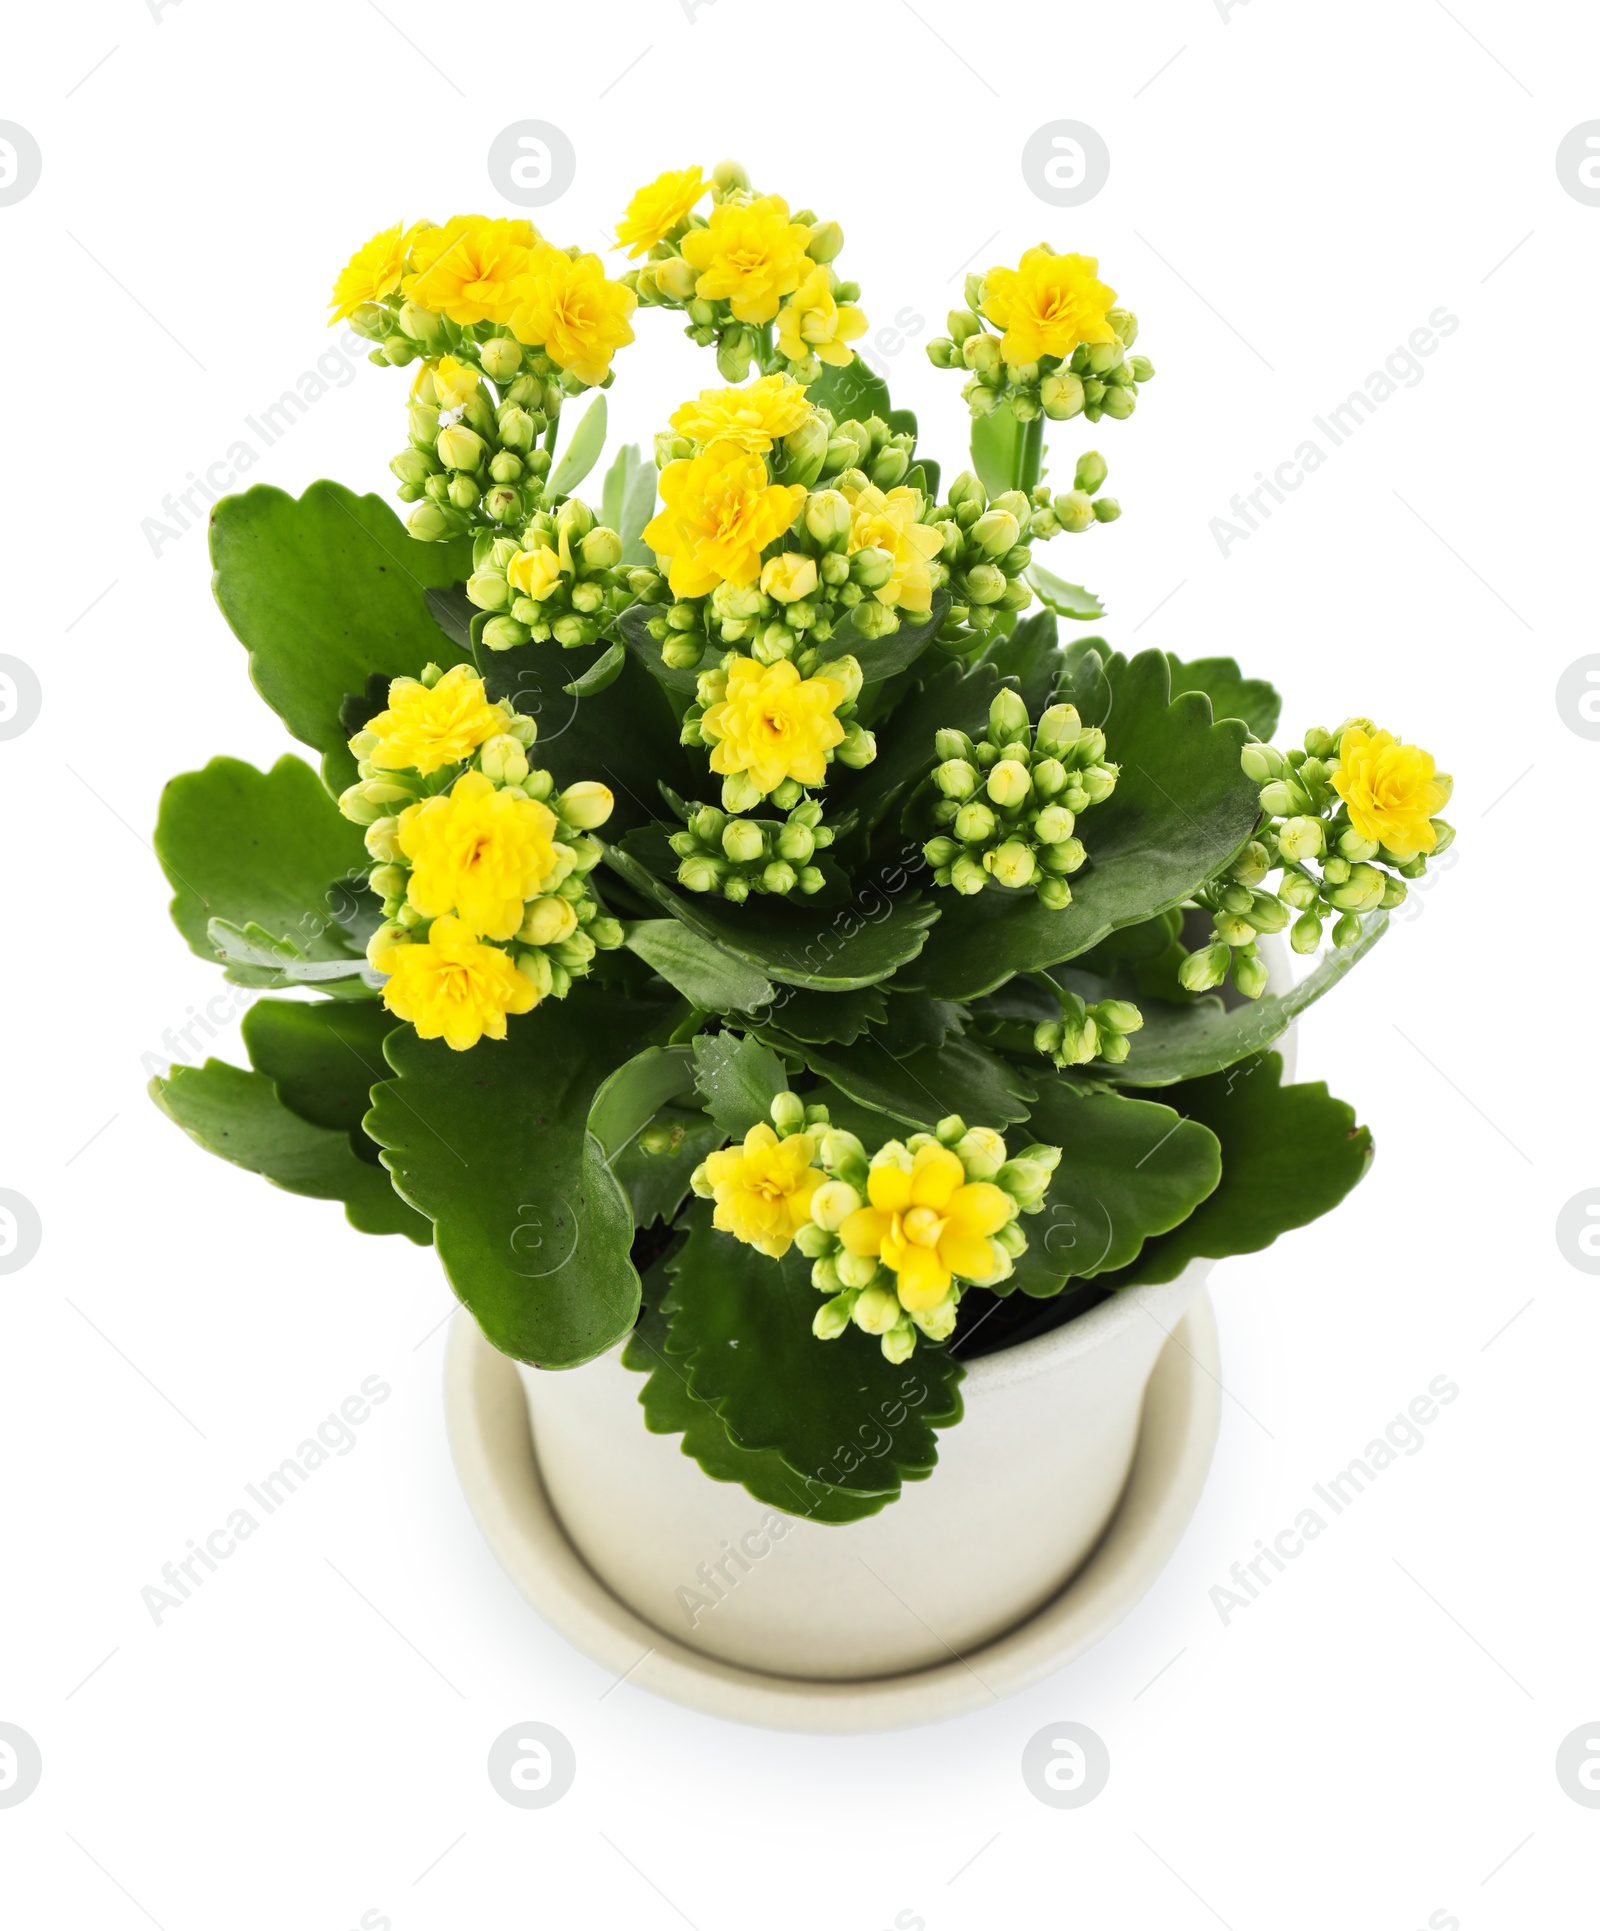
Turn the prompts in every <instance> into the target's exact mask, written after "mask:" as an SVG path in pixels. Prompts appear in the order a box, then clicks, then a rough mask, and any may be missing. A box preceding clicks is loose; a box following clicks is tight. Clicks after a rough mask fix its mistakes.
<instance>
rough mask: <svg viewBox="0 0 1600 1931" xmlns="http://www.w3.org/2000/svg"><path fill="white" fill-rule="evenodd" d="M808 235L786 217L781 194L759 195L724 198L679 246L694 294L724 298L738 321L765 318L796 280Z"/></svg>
mask: <svg viewBox="0 0 1600 1931" xmlns="http://www.w3.org/2000/svg"><path fill="white" fill-rule="evenodd" d="M810 239H811V230H810V229H809V228H807V227H806V226H805V225H804V224H803V223H801V222H798V221H791V220H790V219H789V204H788V202H786V201H785V200H784V199H783V198H782V196H781V195H775V194H764V195H761V196H760V197H759V198H758V199H756V200H755V201H746V202H736V201H724V202H723V203H722V205H721V206H720V207H717V208H713V209H712V211H711V219H710V221H709V223H708V224H707V225H706V226H705V227H704V228H691V229H690V231H689V232H688V234H686V235H685V236H684V238H683V240H682V242H681V243H680V244H679V246H680V247H681V249H682V252H683V258H684V260H685V261H686V262H687V263H688V264H689V266H690V267H691V268H694V269H697V270H698V271H699V275H698V279H697V281H696V282H695V293H696V294H697V295H699V296H700V297H701V298H702V299H703V300H704V301H708V302H722V301H725V302H727V303H728V305H729V306H730V307H731V308H732V310H733V313H734V315H735V317H736V318H737V319H738V320H739V321H741V322H770V321H771V320H772V318H773V316H774V315H776V314H777V312H778V303H779V302H780V301H781V300H782V299H783V297H784V296H785V295H792V294H793V293H794V291H795V289H796V288H798V287H799V285H800V277H801V275H802V274H804V273H805V270H806V267H807V264H808V261H809V257H808V256H807V254H806V243H807V242H808V241H810Z"/></svg>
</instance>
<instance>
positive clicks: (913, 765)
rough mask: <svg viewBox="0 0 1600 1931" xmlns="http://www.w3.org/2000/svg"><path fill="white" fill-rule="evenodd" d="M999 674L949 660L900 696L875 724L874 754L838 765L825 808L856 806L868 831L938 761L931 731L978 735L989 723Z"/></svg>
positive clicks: (851, 808) (984, 666) (986, 667)
mask: <svg viewBox="0 0 1600 1931" xmlns="http://www.w3.org/2000/svg"><path fill="white" fill-rule="evenodd" d="M999 688H1000V679H999V676H998V675H997V673H996V672H995V670H994V669H993V668H992V667H991V666H990V665H988V664H979V665H978V666H977V667H976V669H974V670H973V671H971V672H970V673H964V672H963V671H962V668H961V666H960V665H959V664H948V665H946V666H945V667H944V668H943V669H942V670H939V671H937V672H935V673H934V675H933V676H931V677H929V678H928V679H927V681H926V682H925V683H924V684H922V685H921V686H920V687H919V688H918V689H916V690H914V691H912V692H910V693H909V694H908V695H907V696H905V697H903V698H902V699H901V700H900V702H899V703H898V704H897V705H896V706H895V707H894V709H893V710H892V711H891V712H890V713H889V716H888V717H887V718H886V719H884V718H880V719H879V720H877V722H876V724H875V725H874V730H875V732H876V734H877V739H878V755H877V756H876V757H875V758H874V759H873V760H872V762H871V764H869V765H865V766H863V768H862V769H861V770H860V771H853V772H848V773H846V772H844V771H841V770H840V769H839V768H838V767H837V766H835V767H834V769H833V775H832V776H831V777H830V778H829V781H828V791H829V797H830V803H829V810H830V812H833V811H834V810H835V808H836V809H837V811H838V812H840V813H842V812H845V811H854V812H856V813H857V814H858V815H859V817H860V821H861V825H862V828H863V829H864V830H865V831H868V832H870V831H871V830H872V828H873V826H874V825H876V824H877V823H878V822H879V820H880V819H882V818H883V817H884V816H885V815H886V814H887V813H888V811H889V808H890V807H891V806H892V805H893V804H894V803H895V802H896V801H897V800H899V799H900V798H902V797H903V796H904V795H905V794H906V793H907V792H908V791H909V790H910V789H911V787H912V786H913V785H915V784H917V783H919V782H920V781H921V780H922V779H923V778H925V777H926V776H927V775H928V773H929V772H930V771H931V770H932V769H933V767H934V765H935V764H937V763H938V754H937V752H936V751H935V750H934V748H933V740H934V734H935V732H937V731H940V730H944V729H946V728H948V729H950V730H952V731H965V732H967V733H968V734H969V735H971V736H980V735H981V734H982V733H983V731H984V730H986V729H987V727H988V723H989V706H990V704H991V703H992V702H993V700H994V695H995V693H996V692H997V691H998V690H999Z"/></svg>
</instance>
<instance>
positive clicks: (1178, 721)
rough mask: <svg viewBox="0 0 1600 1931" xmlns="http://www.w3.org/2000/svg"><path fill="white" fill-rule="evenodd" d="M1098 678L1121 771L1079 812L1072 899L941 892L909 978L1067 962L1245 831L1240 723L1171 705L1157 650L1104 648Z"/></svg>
mask: <svg viewBox="0 0 1600 1931" xmlns="http://www.w3.org/2000/svg"><path fill="white" fill-rule="evenodd" d="M1108 675H1109V682H1110V690H1111V696H1112V704H1111V711H1110V714H1109V716H1108V717H1107V720H1106V724H1105V732H1106V744H1107V756H1108V757H1110V758H1111V759H1113V760H1115V761H1116V762H1117V763H1118V764H1119V765H1120V766H1121V770H1122V775H1121V777H1120V779H1119V780H1118V783H1117V788H1116V790H1115V791H1114V792H1113V793H1112V795H1111V797H1110V798H1108V799H1107V800H1106V802H1105V803H1104V804H1101V805H1096V806H1094V807H1093V808H1092V809H1091V810H1090V811H1088V812H1087V813H1085V815H1084V816H1083V818H1082V819H1081V820H1080V821H1079V835H1080V836H1081V837H1082V839H1083V842H1084V843H1085V845H1087V846H1088V849H1089V864H1088V865H1087V867H1086V868H1085V869H1084V870H1083V871H1081V872H1079V873H1078V874H1077V875H1076V876H1075V877H1074V878H1073V880H1072V892H1073V897H1072V903H1071V904H1070V905H1068V906H1067V907H1066V908H1065V909H1064V910H1063V911H1060V912H1052V911H1048V910H1046V908H1045V907H1044V906H1042V905H1040V904H1039V902H1038V900H1037V899H1036V898H1035V897H1034V895H1033V894H1032V892H1020V893H1002V892H1000V891H998V890H989V891H985V892H981V893H979V894H978V895H977V896H976V897H974V898H961V897H959V896H958V895H957V894H956V893H954V892H949V891H944V892H941V893H940V894H939V899H940V910H941V913H942V916H941V918H940V921H939V925H938V928H937V930H936V931H935V932H934V934H933V936H932V938H931V939H930V940H929V943H928V946H927V948H926V950H925V952H924V953H923V956H922V958H921V959H920V961H919V962H918V965H917V969H916V971H915V972H914V973H907V974H906V980H907V983H916V984H920V985H921V986H922V987H923V988H924V989H925V990H927V991H930V992H933V993H935V994H937V995H938V996H939V997H941V998H946V999H971V998H975V997H976V996H977V995H978V994H980V993H983V992H987V991H989V990H990V989H991V988H993V987H995V986H998V985H1000V984H1002V983H1003V982H1004V981H1005V980H1006V979H1007V978H1009V977H1010V976H1011V974H1012V973H1015V972H1025V971H1032V970H1037V969H1038V968H1040V967H1043V966H1050V965H1055V964H1057V963H1059V962H1060V961H1062V960H1064V959H1070V958H1072V957H1073V956H1074V955H1075V954H1077V953H1079V952H1082V951H1085V950H1086V949H1087V948H1088V947H1089V946H1091V945H1094V944H1096V943H1097V942H1098V941H1099V940H1101V939H1103V938H1104V937H1105V936H1106V934H1107V933H1108V932H1111V931H1114V930H1115V929H1116V928H1117V927H1118V926H1119V925H1130V924H1132V923H1133V922H1134V921H1135V920H1140V919H1148V918H1152V917H1154V916H1155V914H1156V913H1158V912H1162V911H1165V910H1166V909H1167V908H1168V907H1169V906H1172V905H1177V904H1179V903H1181V901H1182V900H1184V899H1185V898H1187V897H1188V896H1189V895H1190V894H1191V893H1192V892H1193V891H1194V890H1195V889H1196V887H1197V886H1199V885H1200V884H1201V883H1202V882H1203V881H1204V880H1205V879H1207V878H1209V877H1210V876H1211V875H1212V874H1213V873H1214V872H1215V871H1216V869H1217V867H1218V866H1219V865H1221V864H1222V863H1223V862H1224V861H1225V860H1226V859H1227V858H1228V857H1229V856H1230V854H1232V853H1233V852H1236V851H1237V850H1238V849H1239V847H1240V846H1241V845H1242V844H1243V843H1244V841H1245V840H1246V839H1247V838H1248V837H1249V836H1250V833H1251V832H1252V831H1253V830H1254V828H1255V824H1256V820H1257V818H1258V816H1259V815H1260V801H1259V799H1258V796H1257V788H1256V786H1255V785H1253V784H1252V783H1251V782H1250V780H1249V779H1248V778H1247V777H1246V776H1245V775H1244V772H1243V771H1242V770H1241V768H1240V765H1239V753H1240V750H1241V749H1242V747H1243V745H1244V741H1245V727H1244V725H1243V724H1242V723H1240V722H1238V721H1237V720H1234V719H1228V720H1224V721H1222V722H1214V721H1213V720H1212V717H1211V706H1210V704H1209V703H1208V702H1207V700H1206V699H1205V698H1204V697H1201V696H1199V695H1198V694H1196V693H1193V692H1190V693H1187V694H1185V695H1184V696H1182V697H1179V698H1176V699H1174V700H1173V701H1172V702H1171V703H1170V704H1169V702H1168V693H1167V662H1166V658H1165V656H1164V655H1163V653H1162V652H1160V651H1157V650H1148V651H1144V652H1142V653H1141V654H1140V655H1139V656H1137V657H1135V658H1134V659H1133V661H1132V662H1131V663H1129V662H1127V661H1126V660H1124V659H1123V658H1121V657H1120V656H1119V657H1114V658H1113V659H1112V660H1111V663H1110V666H1109V667H1108Z"/></svg>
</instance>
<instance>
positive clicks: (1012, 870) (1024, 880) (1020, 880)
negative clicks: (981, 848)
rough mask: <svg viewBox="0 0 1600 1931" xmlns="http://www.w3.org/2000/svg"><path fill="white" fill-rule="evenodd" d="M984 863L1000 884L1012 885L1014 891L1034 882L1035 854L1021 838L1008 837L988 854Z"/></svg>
mask: <svg viewBox="0 0 1600 1931" xmlns="http://www.w3.org/2000/svg"><path fill="white" fill-rule="evenodd" d="M984 863H985V865H987V867H988V869H989V871H990V872H991V873H992V874H993V876H994V877H995V878H996V879H997V880H998V881H999V882H1000V884H1002V885H1007V886H1010V887H1011V889H1012V890H1013V891H1020V890H1021V888H1022V887H1023V886H1024V885H1031V884H1032V883H1033V877H1034V872H1035V870H1036V864H1035V860H1034V856H1033V853H1032V852H1031V851H1029V849H1028V847H1027V846H1026V845H1024V844H1023V843H1022V842H1021V840H1020V839H1016V838H1008V839H1007V840H1006V842H1005V843H1004V844H1003V845H999V846H996V848H995V849H994V850H993V851H992V852H990V853H989V854H988V856H987V857H986V858H985V860H984Z"/></svg>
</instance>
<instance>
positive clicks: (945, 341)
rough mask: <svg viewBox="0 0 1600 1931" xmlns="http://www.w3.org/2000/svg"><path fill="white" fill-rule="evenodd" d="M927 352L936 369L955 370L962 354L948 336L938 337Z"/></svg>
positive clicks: (928, 346) (928, 347)
mask: <svg viewBox="0 0 1600 1931" xmlns="http://www.w3.org/2000/svg"><path fill="white" fill-rule="evenodd" d="M927 350H928V360H929V361H930V362H931V363H932V364H933V366H934V367H935V368H936V369H953V368H954V367H955V365H956V361H957V358H958V356H959V353H960V352H959V350H958V349H957V348H956V345H955V343H954V342H952V341H951V340H950V338H949V336H948V335H936V336H935V337H934V338H933V340H932V341H931V342H929V343H928V344H927Z"/></svg>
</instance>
